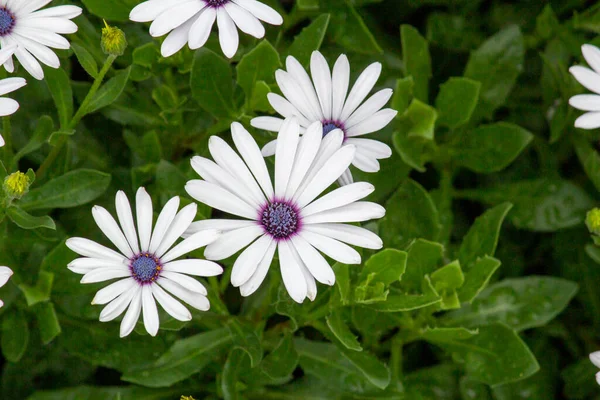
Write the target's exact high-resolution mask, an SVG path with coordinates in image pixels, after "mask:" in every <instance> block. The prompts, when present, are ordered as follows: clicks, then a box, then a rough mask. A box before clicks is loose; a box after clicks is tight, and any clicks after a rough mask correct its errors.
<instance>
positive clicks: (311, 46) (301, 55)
mask: <svg viewBox="0 0 600 400" xmlns="http://www.w3.org/2000/svg"><path fill="white" fill-rule="evenodd" d="M330 18H331V16H330V15H329V14H322V15H320V16H319V17H318V18H316V19H315V20H314V21H313V22H312V23H311V24H310V25H309V26H307V27H306V28H304V29H302V32H300V34H299V35H298V36H296V37H295V38H294V42H293V43H292V45H291V46H290V48H289V50H288V54H289V55H291V56H294V57H295V58H296V59H297V60H298V61H299V62H300V64H302V65H304V66H306V65H308V63H309V61H310V55H311V54H312V52H313V51H315V50H319V48H320V47H321V44H322V43H323V39H324V38H325V32H327V27H328V26H329V20H330Z"/></svg>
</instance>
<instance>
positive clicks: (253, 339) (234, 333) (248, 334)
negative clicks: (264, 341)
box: [227, 320, 262, 368]
mask: <svg viewBox="0 0 600 400" xmlns="http://www.w3.org/2000/svg"><path fill="white" fill-rule="evenodd" d="M227 329H229V334H230V336H231V337H232V339H233V347H234V348H239V349H241V350H243V351H244V352H245V353H246V354H248V357H250V362H251V367H252V368H254V367H256V366H257V365H258V364H259V363H260V361H261V360H262V346H261V344H260V339H259V338H258V336H257V335H256V332H255V331H254V330H253V329H252V328H251V327H249V326H247V325H243V324H241V323H240V322H238V321H236V320H232V321H231V322H230V323H228V324H227Z"/></svg>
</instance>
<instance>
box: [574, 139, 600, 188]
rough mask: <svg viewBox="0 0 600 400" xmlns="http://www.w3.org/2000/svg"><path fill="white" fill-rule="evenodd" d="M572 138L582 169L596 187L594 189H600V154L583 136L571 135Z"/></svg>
mask: <svg viewBox="0 0 600 400" xmlns="http://www.w3.org/2000/svg"><path fill="white" fill-rule="evenodd" d="M572 140H573V143H574V145H575V152H576V153H577V158H579V162H580V163H581V166H582V167H583V170H584V171H585V173H586V175H587V176H588V178H590V180H591V181H592V183H593V184H594V186H595V187H596V190H600V155H598V152H597V151H596V150H594V148H593V147H592V145H591V144H590V142H588V141H587V140H586V139H585V137H584V136H582V135H577V136H573V138H572Z"/></svg>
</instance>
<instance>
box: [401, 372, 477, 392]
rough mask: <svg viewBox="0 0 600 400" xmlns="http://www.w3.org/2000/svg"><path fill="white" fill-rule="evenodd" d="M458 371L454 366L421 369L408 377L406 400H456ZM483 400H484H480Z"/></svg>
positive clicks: (406, 379) (405, 381)
mask: <svg viewBox="0 0 600 400" xmlns="http://www.w3.org/2000/svg"><path fill="white" fill-rule="evenodd" d="M457 378H458V371H457V368H456V366H455V365H453V364H439V365H436V366H434V367H429V368H421V369H419V370H416V371H414V372H411V373H410V374H408V375H406V377H404V379H403V382H402V383H403V384H404V386H405V388H406V395H405V399H406V400H409V399H410V400H413V399H414V400H456V399H458V398H459V397H458V396H459V394H458V387H457ZM478 400H482V399H478Z"/></svg>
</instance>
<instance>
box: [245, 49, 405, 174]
mask: <svg viewBox="0 0 600 400" xmlns="http://www.w3.org/2000/svg"><path fill="white" fill-rule="evenodd" d="M286 67H287V71H283V70H278V71H277V72H276V73H275V78H276V80H277V84H278V85H279V89H281V92H282V93H283V96H280V95H278V94H275V93H269V94H268V99H269V103H271V106H272V107H273V108H274V109H275V111H277V112H278V113H279V114H281V115H282V116H283V117H284V118H289V117H291V116H295V117H296V118H298V121H299V123H300V126H301V132H302V133H303V132H304V130H305V129H306V128H308V127H309V126H310V125H311V124H312V123H314V122H315V121H320V122H321V123H322V124H323V135H327V134H329V132H331V131H332V130H334V129H341V130H342V131H343V132H344V143H345V144H352V145H354V146H356V156H355V157H354V160H353V161H352V164H353V165H354V166H355V167H356V168H358V169H360V170H361V171H365V172H377V171H379V162H378V161H377V160H378V159H381V158H388V157H390V156H391V155H392V150H391V149H390V147H389V146H388V145H386V144H384V143H382V142H379V141H377V140H372V139H363V138H358V137H359V136H362V135H366V134H368V133H373V132H377V131H378V130H380V129H382V128H383V127H385V126H386V125H387V124H389V123H390V121H391V120H393V119H394V117H395V116H396V114H397V113H398V112H397V111H395V110H392V109H390V108H385V109H382V107H383V106H384V105H385V104H386V103H387V102H388V100H389V99H390V97H392V93H393V91H392V89H383V90H380V91H379V92H377V93H375V94H374V95H373V96H371V97H370V98H369V99H368V100H366V101H364V102H363V100H365V98H366V97H367V95H368V94H369V93H370V92H371V90H372V89H373V87H374V86H375V83H376V82H377V79H378V78H379V75H380V74H381V64H380V63H373V64H371V65H369V66H368V67H367V68H366V69H365V70H364V71H363V72H362V73H361V74H360V76H359V77H358V79H357V80H356V82H355V83H354V86H353V87H352V89H351V90H350V94H348V88H349V81H350V64H349V63H348V58H347V57H346V56H345V55H344V54H342V55H341V56H340V57H339V58H338V59H337V61H336V62H335V65H334V66H333V73H332V72H331V71H330V70H329V65H328V64H327V61H326V60H325V57H323V55H322V54H321V53H319V52H318V51H314V52H313V53H312V57H311V59H310V72H311V75H312V80H311V78H310V77H309V76H308V73H307V72H306V71H305V70H304V68H303V67H302V65H301V64H300V63H299V62H298V60H296V59H295V58H294V57H291V56H289V57H288V58H287V59H286ZM361 104H362V105H361ZM250 123H251V125H252V126H253V127H255V128H260V129H265V130H267V131H272V132H279V130H280V129H281V125H282V123H283V119H281V118H276V117H257V118H254V119H252V121H251V122H250ZM276 146H277V145H276V142H275V141H272V142H270V143H268V144H267V145H266V146H265V147H264V148H263V149H262V153H263V155H264V156H265V157H267V156H270V155H273V154H274V153H275V148H276ZM351 182H352V175H351V174H350V170H347V171H345V172H344V174H343V176H342V177H341V179H340V183H342V184H348V183H351Z"/></svg>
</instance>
